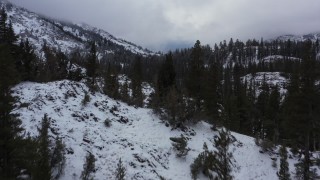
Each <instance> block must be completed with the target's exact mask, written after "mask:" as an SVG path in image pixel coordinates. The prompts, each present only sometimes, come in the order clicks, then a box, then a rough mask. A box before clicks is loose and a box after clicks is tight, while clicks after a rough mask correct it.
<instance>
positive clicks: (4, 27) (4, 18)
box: [0, 7, 7, 44]
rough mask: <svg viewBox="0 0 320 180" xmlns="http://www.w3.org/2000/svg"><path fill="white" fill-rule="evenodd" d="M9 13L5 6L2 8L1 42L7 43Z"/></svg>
mask: <svg viewBox="0 0 320 180" xmlns="http://www.w3.org/2000/svg"><path fill="white" fill-rule="evenodd" d="M6 21H7V13H6V11H5V9H4V7H2V8H1V10H0V44H3V43H6V39H7V23H6Z"/></svg>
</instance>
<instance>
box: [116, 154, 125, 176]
mask: <svg viewBox="0 0 320 180" xmlns="http://www.w3.org/2000/svg"><path fill="white" fill-rule="evenodd" d="M125 177H126V168H125V167H124V165H123V163H122V161H121V158H120V159H119V162H118V164H117V169H116V180H124V179H125Z"/></svg>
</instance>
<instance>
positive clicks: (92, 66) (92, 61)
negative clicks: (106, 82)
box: [86, 42, 97, 86]
mask: <svg viewBox="0 0 320 180" xmlns="http://www.w3.org/2000/svg"><path fill="white" fill-rule="evenodd" d="M86 69H87V76H88V77H90V78H91V80H90V81H91V85H92V86H94V85H95V80H96V76H97V49H96V43H95V42H92V43H91V49H90V53H89V55H88V57H87V64H86Z"/></svg>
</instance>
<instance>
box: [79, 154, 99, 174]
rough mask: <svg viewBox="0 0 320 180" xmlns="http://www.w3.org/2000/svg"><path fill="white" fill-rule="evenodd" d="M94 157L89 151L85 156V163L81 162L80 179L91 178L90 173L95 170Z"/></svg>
mask: <svg viewBox="0 0 320 180" xmlns="http://www.w3.org/2000/svg"><path fill="white" fill-rule="evenodd" d="M95 161H96V159H95V157H94V155H93V154H91V153H90V152H89V153H88V154H87V156H86V160H85V163H84V164H83V171H82V173H81V179H82V180H91V178H92V173H93V172H95V168H96V167H95Z"/></svg>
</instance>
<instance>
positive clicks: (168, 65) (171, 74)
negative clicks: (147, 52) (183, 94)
mask: <svg viewBox="0 0 320 180" xmlns="http://www.w3.org/2000/svg"><path fill="white" fill-rule="evenodd" d="M175 78H176V72H175V69H174V66H173V60H172V53H171V52H170V53H169V54H167V55H166V60H165V62H164V63H163V64H162V65H161V67H160V70H159V73H158V80H157V86H156V87H157V92H156V93H158V95H159V97H160V99H164V98H165V97H166V95H167V94H168V92H169V90H170V89H171V88H172V87H173V86H175Z"/></svg>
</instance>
